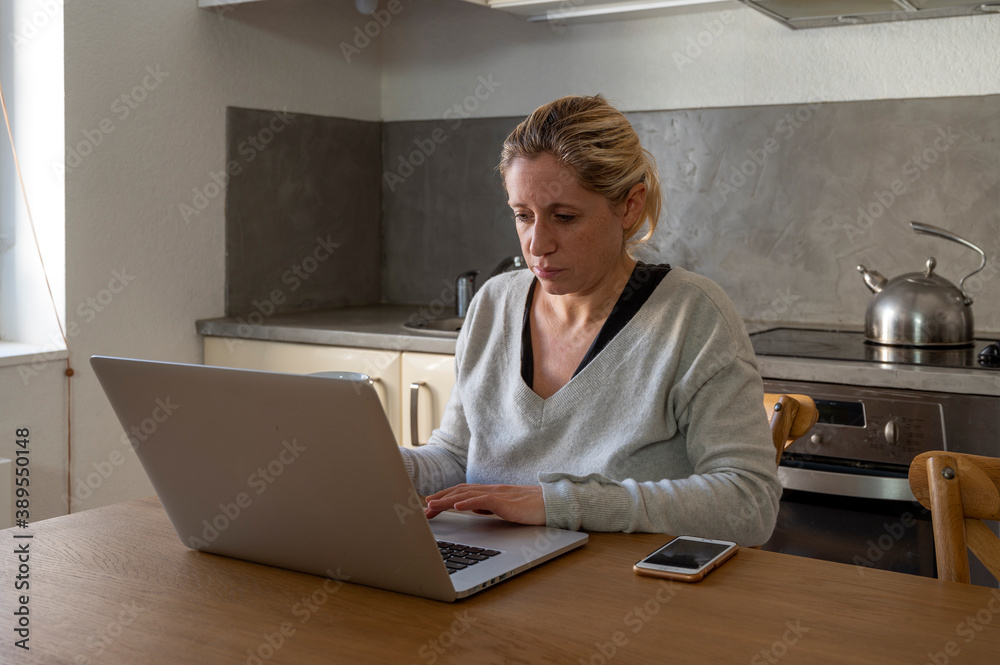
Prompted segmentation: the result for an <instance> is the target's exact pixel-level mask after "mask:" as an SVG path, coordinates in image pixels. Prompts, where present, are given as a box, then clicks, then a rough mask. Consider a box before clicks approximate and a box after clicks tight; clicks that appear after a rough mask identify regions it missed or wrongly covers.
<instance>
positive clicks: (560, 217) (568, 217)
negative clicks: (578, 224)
mask: <svg viewBox="0 0 1000 665" xmlns="http://www.w3.org/2000/svg"><path fill="white" fill-rule="evenodd" d="M556 219H558V220H559V221H560V222H572V221H573V220H574V219H576V215H556Z"/></svg>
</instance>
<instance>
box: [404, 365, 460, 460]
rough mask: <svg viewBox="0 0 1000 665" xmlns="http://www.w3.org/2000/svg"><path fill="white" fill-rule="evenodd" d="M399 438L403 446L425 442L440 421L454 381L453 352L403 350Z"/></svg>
mask: <svg viewBox="0 0 1000 665" xmlns="http://www.w3.org/2000/svg"><path fill="white" fill-rule="evenodd" d="M400 377H401V381H400V388H401V389H402V395H403V399H402V403H401V405H400V413H402V416H403V417H402V435H403V436H402V439H401V441H402V442H403V445H404V446H413V436H414V435H413V432H414V431H415V432H416V437H417V442H418V443H426V442H427V439H428V438H429V437H430V435H431V432H432V431H433V430H434V428H435V427H437V426H438V425H440V424H441V416H443V415H444V407H445V405H446V404H447V403H448V398H449V397H451V389H452V387H454V385H455V356H449V355H444V354H437V353H410V352H403V354H402V359H401V361H400Z"/></svg>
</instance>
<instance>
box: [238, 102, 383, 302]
mask: <svg viewBox="0 0 1000 665" xmlns="http://www.w3.org/2000/svg"><path fill="white" fill-rule="evenodd" d="M226 126H227V129H226V134H227V137H226V141H227V160H228V165H229V167H230V169H229V170H230V173H231V174H232V175H231V178H230V182H229V186H228V188H227V189H226V313H227V314H230V315H238V314H244V313H249V312H252V311H254V310H257V311H261V313H262V314H265V315H266V314H267V313H268V311H266V310H268V309H269V308H270V307H272V306H273V307H274V309H275V310H276V311H295V310H308V309H319V308H325V307H340V306H346V305H361V304H372V303H377V302H379V301H380V300H381V295H382V284H381V258H382V257H381V227H380V220H381V196H382V190H381V186H380V184H379V175H380V170H379V169H380V167H381V164H380V145H381V123H378V122H364V121H359V120H345V119H343V118H327V117H320V116H313V115H305V114H295V115H292V116H287V117H286V116H285V115H283V114H281V113H279V112H274V111H262V110H253V109H241V108H229V109H228V110H227V117H226ZM220 175H221V172H220ZM334 246H336V247H334Z"/></svg>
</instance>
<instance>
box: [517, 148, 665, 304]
mask: <svg viewBox="0 0 1000 665" xmlns="http://www.w3.org/2000/svg"><path fill="white" fill-rule="evenodd" d="M506 185H507V195H508V198H509V200H508V202H507V203H508V205H510V207H511V209H512V210H513V211H514V220H515V223H516V225H517V235H518V237H519V238H520V240H521V252H522V253H523V254H524V258H525V260H526V261H527V262H528V267H529V268H531V270H532V272H534V273H535V276H536V277H538V281H539V284H540V285H541V286H542V288H543V289H544V290H545V292H546V293H550V294H552V295H566V294H571V293H573V294H586V293H588V292H591V291H594V290H596V289H598V288H600V287H601V286H602V285H604V284H606V283H607V280H617V279H618V278H619V276H620V274H621V272H622V271H623V267H624V266H626V265H627V264H628V263H629V261H628V256H627V254H626V252H625V246H624V244H625V243H624V240H623V238H624V233H625V230H626V229H628V228H629V227H630V226H631V225H632V224H634V223H635V221H636V220H637V219H638V216H639V214H640V212H641V210H642V204H643V201H644V199H645V185H642V184H639V185H636V186H635V187H633V188H632V192H631V193H630V196H629V198H628V200H627V201H626V202H625V203H623V204H620V205H618V206H612V204H611V202H610V201H608V200H607V199H606V198H604V197H603V196H601V195H600V194H596V193H594V192H591V191H588V190H586V189H584V188H583V187H582V186H581V185H580V183H579V181H578V180H577V177H576V174H575V173H574V172H573V171H572V170H570V169H569V168H567V167H565V166H562V165H560V164H559V163H558V162H557V161H556V159H555V157H553V156H552V155H550V154H547V153H546V154H542V155H539V156H538V157H535V158H533V159H523V158H521V159H515V160H514V162H513V163H512V164H511V166H510V168H509V169H508V171H507V176H506Z"/></svg>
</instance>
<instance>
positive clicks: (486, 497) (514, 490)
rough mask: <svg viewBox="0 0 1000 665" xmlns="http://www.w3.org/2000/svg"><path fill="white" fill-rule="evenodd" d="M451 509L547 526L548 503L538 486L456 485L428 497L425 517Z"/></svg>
mask: <svg viewBox="0 0 1000 665" xmlns="http://www.w3.org/2000/svg"><path fill="white" fill-rule="evenodd" d="M451 508H454V509H455V510H470V511H472V512H475V513H479V514H481V515H490V514H492V515H496V516H497V517H501V518H503V519H505V520H507V521H508V522H518V523H520V524H536V525H544V524H545V501H544V499H543V498H542V488H541V487H540V486H538V485H468V484H465V483H463V484H461V485H455V486H454V487H449V488H448V489H445V490H441V491H440V492H438V493H436V494H431V495H430V496H428V497H427V507H426V508H425V509H424V514H425V515H427V518H428V519H430V518H431V517H434V516H435V515H438V514H439V513H441V512H443V511H445V510H448V509H451Z"/></svg>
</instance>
